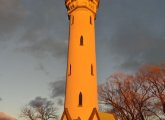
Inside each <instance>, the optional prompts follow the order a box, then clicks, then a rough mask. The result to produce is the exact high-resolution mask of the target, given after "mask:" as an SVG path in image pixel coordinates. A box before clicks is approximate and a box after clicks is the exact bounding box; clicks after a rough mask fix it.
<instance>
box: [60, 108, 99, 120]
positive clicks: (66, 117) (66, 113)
mask: <svg viewBox="0 0 165 120" xmlns="http://www.w3.org/2000/svg"><path fill="white" fill-rule="evenodd" d="M94 119H95V120H96V119H97V120H101V119H100V117H99V113H98V111H97V109H96V108H93V110H92V113H91V115H90V116H89V119H88V120H94ZM61 120H82V119H81V118H80V117H77V118H76V119H72V117H71V116H70V114H69V111H68V108H65V109H64V112H63V114H62V117H61Z"/></svg>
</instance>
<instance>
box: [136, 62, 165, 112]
mask: <svg viewBox="0 0 165 120" xmlns="http://www.w3.org/2000/svg"><path fill="white" fill-rule="evenodd" d="M139 73H140V76H143V77H144V78H145V80H146V81H147V82H148V84H149V85H150V86H151V87H152V88H151V89H150V92H151V93H152V94H153V96H154V97H155V99H154V101H155V106H154V107H155V109H156V110H157V111H160V112H162V113H163V114H164V115H165V65H164V64H161V65H144V66H142V67H141V69H140V71H139Z"/></svg>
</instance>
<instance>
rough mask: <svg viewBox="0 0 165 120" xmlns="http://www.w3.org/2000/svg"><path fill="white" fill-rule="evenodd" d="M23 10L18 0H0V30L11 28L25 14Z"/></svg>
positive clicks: (9, 29)
mask: <svg viewBox="0 0 165 120" xmlns="http://www.w3.org/2000/svg"><path fill="white" fill-rule="evenodd" d="M25 13H26V12H25V10H24V9H23V8H22V6H21V1H20V0H0V18H1V20H0V26H1V27H0V31H1V33H3V34H4V33H5V32H6V31H7V32H8V31H11V30H13V28H14V27H16V26H17V25H18V23H20V21H21V19H22V18H23V17H24V16H25Z"/></svg>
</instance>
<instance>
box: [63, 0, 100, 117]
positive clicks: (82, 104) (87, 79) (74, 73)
mask: <svg viewBox="0 0 165 120" xmlns="http://www.w3.org/2000/svg"><path fill="white" fill-rule="evenodd" d="M65 4H66V7H67V10H68V16H69V20H70V27H69V28H70V29H69V46H68V47H69V48H68V64H67V77H66V79H67V80H66V93H65V107H64V112H63V115H62V118H61V120H100V118H99V115H98V96H97V74H96V52H95V19H96V12H97V9H98V6H99V0H66V1H65Z"/></svg>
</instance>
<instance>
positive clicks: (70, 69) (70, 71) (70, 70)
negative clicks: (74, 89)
mask: <svg viewBox="0 0 165 120" xmlns="http://www.w3.org/2000/svg"><path fill="white" fill-rule="evenodd" d="M71 73H72V65H71V64H70V66H69V75H71Z"/></svg>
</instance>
